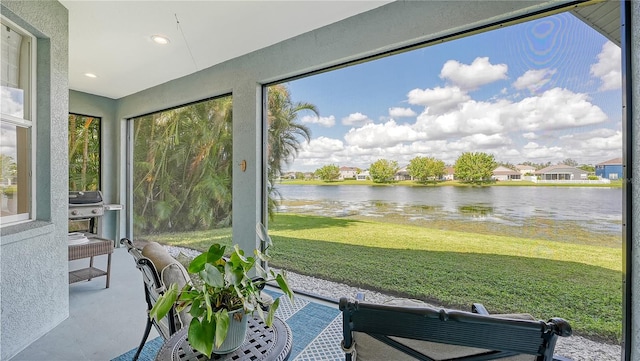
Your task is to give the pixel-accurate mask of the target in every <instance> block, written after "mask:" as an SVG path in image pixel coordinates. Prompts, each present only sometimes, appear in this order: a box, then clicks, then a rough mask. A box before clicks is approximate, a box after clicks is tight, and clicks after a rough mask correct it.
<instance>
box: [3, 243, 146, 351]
mask: <svg viewBox="0 0 640 361" xmlns="http://www.w3.org/2000/svg"><path fill="white" fill-rule="evenodd" d="M88 264H89V259H88V258H87V259H82V260H77V261H71V262H69V270H74V269H79V268H84V267H87V266H88ZM106 264H107V256H106V255H103V256H98V257H96V258H95V261H94V267H97V268H100V269H106ZM105 282H106V280H105V277H98V278H94V279H93V280H91V281H84V282H78V283H74V284H71V285H69V318H67V319H66V320H64V321H63V322H62V323H60V324H59V325H58V326H57V327H55V328H54V329H53V330H51V331H49V332H48V333H47V334H45V335H44V336H43V337H41V338H40V339H38V340H37V341H35V342H34V343H32V344H31V345H29V347H27V348H26V349H24V350H23V351H22V352H20V353H19V354H17V355H16V356H14V357H13V358H12V359H11V360H12V361H18V360H29V361H32V360H52V361H54V360H60V361H76V360H78V361H86V360H96V361H105V360H106V361H108V360H111V359H112V358H114V357H117V356H119V355H121V354H123V353H125V352H127V351H128V350H130V349H132V348H134V347H137V346H138V344H139V343H140V340H141V339H142V334H143V332H144V327H145V324H146V303H145V300H144V290H143V286H142V274H141V273H140V271H139V270H138V269H136V267H135V262H134V260H133V257H131V256H130V255H129V254H128V253H127V250H126V248H123V247H121V248H116V249H115V250H114V252H113V255H112V259H111V284H110V286H109V288H105ZM157 336H158V333H157V331H156V330H155V329H154V328H152V330H151V334H150V335H149V340H151V339H153V338H155V337H157Z"/></svg>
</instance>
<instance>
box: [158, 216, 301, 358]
mask: <svg viewBox="0 0 640 361" xmlns="http://www.w3.org/2000/svg"><path fill="white" fill-rule="evenodd" d="M259 229H260V228H259ZM260 236H261V237H262V238H263V239H264V238H265V237H266V238H267V241H266V243H267V245H268V244H270V243H271V242H270V238H269V237H268V235H266V230H264V231H263V233H262V234H260ZM267 248H268V246H267ZM225 249H226V248H225V246H222V245H220V244H218V243H215V244H213V245H211V246H210V247H209V249H208V250H207V251H206V252H203V253H202V254H200V255H199V256H197V257H196V258H194V259H193V261H191V263H190V264H189V267H188V271H189V273H192V274H197V275H198V277H199V279H200V280H201V284H200V285H199V286H194V285H193V284H187V285H185V287H184V288H183V289H182V290H178V289H177V287H176V285H175V284H173V285H172V286H171V287H170V288H169V290H168V291H167V292H166V293H165V294H164V295H162V296H161V297H160V298H159V299H158V301H157V302H156V304H155V305H154V307H153V308H152V309H151V311H150V312H149V315H150V317H152V318H154V319H156V320H159V319H162V318H163V317H165V316H166V315H167V313H168V312H169V310H170V309H171V307H172V306H173V305H174V304H175V305H176V311H177V312H180V311H182V310H184V309H189V313H190V314H191V315H192V316H193V320H192V321H191V323H190V324H189V330H188V335H189V342H190V344H191V346H193V348H195V349H196V350H198V351H200V352H202V353H203V354H205V355H211V351H212V350H213V348H214V347H220V345H222V342H224V340H225V338H226V336H227V331H228V330H229V325H230V322H234V321H232V320H231V319H230V317H229V313H230V312H233V311H237V310H243V312H245V313H251V314H252V313H254V312H255V313H257V314H258V316H259V317H260V318H262V319H263V320H264V321H265V323H266V324H267V325H268V326H271V324H272V321H273V315H274V313H275V312H276V310H277V309H278V305H279V302H274V303H273V304H271V305H268V306H269V311H268V313H267V314H266V315H265V314H264V311H263V310H262V308H263V307H264V306H267V305H265V304H263V300H262V298H261V295H260V292H261V289H262V287H263V286H264V285H265V284H266V283H267V282H272V281H275V282H276V283H277V284H278V286H279V287H280V288H281V290H282V291H283V292H284V294H286V295H287V297H289V298H290V299H291V300H292V301H293V292H292V291H291V288H290V287H289V285H288V283H287V279H286V278H285V277H284V275H283V274H279V273H276V272H274V271H273V270H269V271H266V270H265V269H264V268H262V267H261V266H260V263H259V262H258V261H259V260H268V256H267V254H266V249H265V253H263V252H260V251H259V250H254V255H255V257H248V256H245V254H244V251H243V250H241V249H240V248H239V247H238V246H237V245H235V246H234V247H233V251H232V252H231V254H230V255H229V256H228V257H227V258H225V257H224V254H225ZM252 272H255V273H256V274H257V278H252V277H251V273H252Z"/></svg>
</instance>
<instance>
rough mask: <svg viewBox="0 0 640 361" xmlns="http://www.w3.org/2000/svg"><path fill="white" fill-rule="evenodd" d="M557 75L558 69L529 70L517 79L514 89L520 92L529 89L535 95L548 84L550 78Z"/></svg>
mask: <svg viewBox="0 0 640 361" xmlns="http://www.w3.org/2000/svg"><path fill="white" fill-rule="evenodd" d="M555 73H556V69H536V70H528V71H527V72H526V73H524V74H523V75H521V76H520V77H519V78H518V79H516V81H515V82H514V83H513V87H514V88H516V89H518V90H522V89H529V91H530V92H532V93H534V92H536V91H537V90H538V89H540V88H541V87H542V86H543V85H545V84H546V83H548V82H549V80H551V79H550V77H551V76H552V75H554V74H555Z"/></svg>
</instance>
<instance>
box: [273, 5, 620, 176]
mask: <svg viewBox="0 0 640 361" xmlns="http://www.w3.org/2000/svg"><path fill="white" fill-rule="evenodd" d="M620 64H621V51H620V48H619V47H618V46H617V45H615V44H614V43H612V42H611V41H609V40H607V39H606V38H605V37H604V36H602V35H601V34H600V33H598V32H597V31H595V30H593V29H592V28H590V27H589V26H588V25H586V24H584V23H583V22H581V21H580V20H579V19H577V18H575V17H574V16H573V15H571V14H570V13H562V14H558V15H554V16H550V17H546V18H542V19H538V20H533V21H530V22H526V23H522V24H518V25H514V26H510V27H505V28H502V29H499V30H494V31H490V32H485V33H482V34H478V35H473V36H469V37H466V38H463V39H458V40H452V41H449V42H446V43H442V44H438V45H434V46H430V47H425V48H421V49H417V50H412V51H410V52H405V53H402V54H398V55H393V56H389V57H386V58H383V59H378V60H375V61H370V62H366V63H362V64H358V65H353V66H349V67H345V68H342V69H339V70H334V71H330V72H325V73H321V74H318V75H313V76H309V77H306V78H302V79H297V80H293V81H290V82H288V83H287V85H288V87H289V89H290V92H291V97H292V100H293V101H294V102H308V103H312V104H314V105H316V106H317V108H318V110H319V113H320V116H319V117H317V116H314V115H313V114H312V113H304V114H302V113H301V114H299V117H298V121H299V122H302V123H303V124H305V125H306V126H308V127H309V129H310V130H311V141H310V142H304V143H303V144H302V149H301V151H300V152H299V154H298V156H297V158H296V159H295V160H294V161H293V162H292V163H291V164H290V165H289V166H288V167H286V168H285V169H286V170H289V171H302V172H305V171H315V170H316V169H318V168H320V167H322V166H324V165H329V164H334V165H337V166H339V167H342V166H349V167H359V168H361V169H368V168H369V166H370V165H371V163H373V162H375V161H376V160H378V159H387V160H395V161H397V162H398V165H399V166H400V167H404V166H406V165H407V164H409V161H410V160H411V159H413V158H414V157H416V156H423V157H434V158H436V159H440V160H443V161H444V162H445V163H446V164H449V165H452V164H454V163H455V160H456V159H457V158H458V157H459V156H460V154H462V153H464V152H485V153H489V154H493V155H494V157H495V159H496V161H498V162H508V163H511V164H520V163H523V162H526V161H529V162H534V163H547V162H551V163H552V164H557V163H559V162H562V161H563V160H565V159H567V158H570V159H573V160H575V161H577V162H578V163H579V164H591V165H594V164H597V163H600V162H604V161H607V160H610V159H613V158H618V157H621V156H622V124H621V118H622V100H621V98H622V91H621V70H620Z"/></svg>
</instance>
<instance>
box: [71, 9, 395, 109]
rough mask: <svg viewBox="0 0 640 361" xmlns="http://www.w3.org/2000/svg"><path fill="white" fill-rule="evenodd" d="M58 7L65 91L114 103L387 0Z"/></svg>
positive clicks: (363, 10)
mask: <svg viewBox="0 0 640 361" xmlns="http://www.w3.org/2000/svg"><path fill="white" fill-rule="evenodd" d="M60 2H61V3H62V4H63V5H64V6H65V7H66V8H67V9H68V10H69V87H70V88H71V89H73V90H78V91H82V92H87V93H91V94H96V95H101V96H105V97H109V98H114V99H118V98H121V97H123V96H126V95H129V94H133V93H136V92H138V91H141V90H143V89H146V88H149V87H152V86H155V85H158V84H162V83H165V82H167V81H169V80H172V79H176V78H180V77H182V76H185V75H188V74H191V73H193V72H196V71H198V70H201V69H204V68H207V67H210V66H212V65H215V64H218V63H221V62H223V61H225V60H229V59H232V58H235V57H237V56H240V55H244V54H247V53H250V52H252V51H254V50H257V49H261V48H264V47H266V46H269V45H272V44H275V43H278V42H280V41H282V40H285V39H288V38H291V37H294V36H296V35H299V34H302V33H305V32H308V31H311V30H314V29H317V28H320V27H322V26H325V25H328V24H331V23H334V22H336V21H339V20H342V19H345V18H348V17H351V16H353V15H356V14H359V13H362V12H365V11H368V10H371V9H374V8H376V7H379V6H382V5H384V4H386V3H389V2H391V1H390V0H386V1H385V0H378V1H369V0H366V1H363V0H357V1H332V0H296V1H273V0H254V1H237V0H236V1H220V0H209V1H148V0H147V1H98V0H82V1H81V0H60ZM154 34H161V35H164V36H167V37H168V38H169V39H170V43H169V44H167V45H158V44H156V43H154V42H153V41H152V40H151V36H152V35H154ZM85 73H93V74H95V75H96V76H97V77H96V78H89V77H87V76H85V75H84V74H85Z"/></svg>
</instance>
